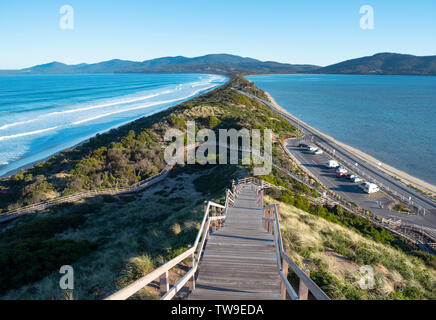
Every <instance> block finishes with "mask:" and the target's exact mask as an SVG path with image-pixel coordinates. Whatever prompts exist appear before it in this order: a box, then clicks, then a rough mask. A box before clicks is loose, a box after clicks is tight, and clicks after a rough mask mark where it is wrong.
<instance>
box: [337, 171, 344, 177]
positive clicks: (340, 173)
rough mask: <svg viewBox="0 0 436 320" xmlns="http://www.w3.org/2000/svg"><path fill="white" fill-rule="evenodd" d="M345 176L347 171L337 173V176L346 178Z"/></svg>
mask: <svg viewBox="0 0 436 320" xmlns="http://www.w3.org/2000/svg"><path fill="white" fill-rule="evenodd" d="M344 177H346V174H345V173H343V172H338V173H336V178H344Z"/></svg>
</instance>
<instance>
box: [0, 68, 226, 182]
mask: <svg viewBox="0 0 436 320" xmlns="http://www.w3.org/2000/svg"><path fill="white" fill-rule="evenodd" d="M225 81H227V78H226V77H224V76H217V75H202V74H95V75H38V76H35V75H33V76H0V176H1V175H4V174H6V173H7V172H9V171H10V170H14V169H16V168H19V167H21V166H23V165H26V164H28V163H31V162H33V161H37V160H41V159H43V158H45V157H47V156H50V155H52V154H54V153H56V152H58V151H60V150H63V149H65V148H68V147H71V146H73V145H75V144H77V143H79V142H81V141H83V140H85V139H87V138H90V137H92V136H94V135H95V134H97V133H101V132H104V131H107V130H109V129H111V128H114V127H118V126H120V125H122V124H124V123H127V122H129V121H132V120H134V119H137V118H140V117H142V116H147V115H150V114H152V113H155V112H158V111H161V110H163V109H166V108H168V107H170V106H173V105H176V104H178V103H180V102H182V101H185V100H188V99H190V98H192V97H194V96H196V95H199V94H201V93H203V92H205V91H208V90H211V89H212V88H214V87H216V86H218V85H221V84H223V83H224V82H225Z"/></svg>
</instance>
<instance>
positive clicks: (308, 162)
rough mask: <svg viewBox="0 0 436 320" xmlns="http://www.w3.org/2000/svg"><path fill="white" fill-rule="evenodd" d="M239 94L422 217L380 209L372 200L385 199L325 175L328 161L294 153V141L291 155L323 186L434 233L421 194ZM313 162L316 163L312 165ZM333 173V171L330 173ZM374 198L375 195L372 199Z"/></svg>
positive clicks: (435, 216)
mask: <svg viewBox="0 0 436 320" xmlns="http://www.w3.org/2000/svg"><path fill="white" fill-rule="evenodd" d="M239 92H240V93H242V94H245V95H247V96H249V97H251V98H255V99H257V100H258V101H260V102H262V103H263V104H265V105H266V106H268V107H269V108H271V109H274V110H275V111H277V112H278V113H280V114H281V115H282V116H283V117H285V118H286V119H287V120H288V121H289V122H291V123H292V124H293V125H296V126H298V127H299V128H300V130H301V131H303V133H304V134H305V140H306V141H309V142H311V143H312V144H317V145H319V146H321V147H322V148H324V149H325V150H328V151H332V150H335V155H336V156H339V157H341V158H342V159H345V160H346V161H347V162H349V163H353V164H354V163H358V167H357V168H358V169H359V170H360V173H364V175H365V178H367V177H371V178H372V179H374V180H376V181H377V182H378V184H379V185H380V184H382V185H383V186H385V187H387V188H389V189H390V190H391V191H392V192H395V193H396V194H397V195H398V196H399V197H404V199H409V197H410V198H411V199H412V201H413V203H414V204H415V205H417V206H419V207H421V208H424V209H425V216H424V215H419V216H417V215H410V216H408V215H403V214H396V213H394V212H391V211H388V210H386V209H381V208H379V207H378V205H377V204H376V203H375V202H374V201H375V200H381V201H382V202H384V203H385V204H386V203H387V201H388V199H387V197H384V196H382V197H381V199H375V200H374V198H371V197H368V195H365V194H364V193H362V192H361V191H358V190H357V189H358V187H357V186H355V185H352V184H351V183H349V182H345V181H344V180H339V181H338V180H337V179H336V177H332V175H333V173H332V172H331V171H325V170H327V169H323V168H322V167H321V165H322V166H324V167H325V163H327V158H326V156H325V155H323V156H322V157H320V160H319V161H317V160H315V158H316V157H319V156H314V155H312V154H309V153H303V152H301V150H296V149H295V148H294V147H295V146H296V145H298V143H299V142H298V141H297V140H296V141H295V142H296V143H295V144H294V143H291V144H290V149H288V150H290V151H291V153H292V154H293V155H294V156H295V157H296V158H297V159H298V160H299V161H300V162H301V164H302V165H303V166H304V167H306V168H307V169H308V170H310V172H311V173H312V174H314V176H315V177H317V178H318V179H320V180H321V182H323V183H325V184H326V186H328V187H329V188H331V189H332V190H334V191H335V192H338V193H339V194H340V195H341V196H343V197H344V198H346V199H348V200H350V201H353V202H356V203H357V204H359V205H360V206H361V207H362V208H364V209H369V210H371V211H373V212H374V214H378V215H380V216H384V217H395V218H401V219H402V220H403V221H407V222H408V223H409V224H415V225H417V226H420V227H425V228H430V229H433V231H436V203H435V202H434V201H432V200H430V199H428V198H427V197H425V196H423V195H422V194H421V193H419V192H417V191H415V190H414V189H412V188H409V187H408V186H406V185H405V184H403V183H401V182H399V181H397V180H395V179H394V178H392V177H391V176H389V175H387V174H385V173H384V172H382V171H380V170H378V169H377V168H375V167H374V166H372V165H371V164H369V163H367V162H365V161H364V160H362V159H360V158H359V157H358V156H357V155H355V154H352V153H350V152H349V151H348V150H344V149H343V148H341V147H340V146H339V145H337V144H335V143H334V142H332V141H330V140H326V139H325V138H324V137H322V136H320V135H319V134H318V132H316V131H315V130H314V129H313V128H311V127H309V126H308V125H306V124H304V123H303V122H301V121H298V120H297V119H295V118H293V117H290V116H288V115H287V114H285V113H282V112H281V111H280V110H277V109H276V108H275V107H274V106H273V105H272V104H271V103H269V102H268V101H265V100H262V99H260V98H258V97H255V96H253V95H250V94H248V93H246V92H243V91H239ZM313 161H315V163H314V162H313ZM333 172H334V171H333ZM373 196H374V195H373ZM421 213H422V211H421Z"/></svg>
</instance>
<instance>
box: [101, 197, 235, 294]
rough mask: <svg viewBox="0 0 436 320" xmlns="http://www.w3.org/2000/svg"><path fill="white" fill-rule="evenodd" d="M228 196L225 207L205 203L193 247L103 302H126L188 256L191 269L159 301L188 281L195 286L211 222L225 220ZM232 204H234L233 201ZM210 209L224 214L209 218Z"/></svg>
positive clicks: (178, 289) (176, 291) (228, 202)
mask: <svg viewBox="0 0 436 320" xmlns="http://www.w3.org/2000/svg"><path fill="white" fill-rule="evenodd" d="M230 196H233V197H234V196H235V194H234V193H233V192H231V191H230V190H227V191H226V205H225V206H223V205H220V204H217V203H214V202H211V201H209V202H208V203H207V206H206V208H205V213H204V217H203V220H202V222H201V225H200V229H199V231H198V233H197V237H196V239H195V241H194V245H193V246H192V247H191V248H189V249H188V250H186V251H185V252H183V253H182V254H180V255H178V256H177V257H175V258H174V259H172V260H171V261H169V262H167V263H165V264H164V265H162V266H160V267H159V268H157V269H155V270H153V271H152V272H150V273H148V274H147V275H145V276H143V277H142V278H140V279H138V280H136V281H134V282H133V283H131V284H130V285H128V286H126V287H125V288H123V289H121V290H119V291H117V292H115V293H114V294H112V295H110V296H108V297H107V298H105V300H126V299H128V298H129V297H131V296H132V295H134V294H135V293H137V292H138V291H139V290H141V289H142V288H144V287H145V286H147V285H148V284H150V282H152V281H154V280H155V279H157V278H159V277H162V276H163V277H167V276H168V271H169V270H170V269H172V268H173V267H175V266H176V265H178V264H179V263H181V262H182V261H183V260H185V259H186V258H188V257H190V256H191V257H192V262H193V263H192V264H193V265H192V267H191V269H190V270H189V271H188V272H187V273H186V274H185V275H184V276H183V277H182V278H181V279H180V280H179V281H178V282H177V283H176V284H175V285H174V286H172V287H171V288H170V289H169V290H168V291H167V292H165V293H164V295H163V296H162V297H161V300H169V299H172V298H173V297H174V296H175V295H176V294H177V293H178V292H179V291H180V289H181V288H182V287H183V286H184V285H185V284H186V283H187V282H188V281H189V280H190V279H192V280H193V284H194V286H195V272H196V271H197V269H198V265H199V263H200V260H201V256H202V253H203V251H204V245H205V243H206V240H207V237H208V234H209V230H210V226H211V222H215V221H223V220H225V219H226V213H227V208H228V207H229V206H231V205H230V201H232V200H231V199H230ZM233 202H234V200H233ZM232 205H233V204H232ZM212 208H214V209H217V208H219V209H223V210H224V212H225V214H224V215H219V216H213V217H211V216H210V214H209V213H210V211H211V209H212ZM200 240H201V241H200ZM197 247H198V249H197ZM195 255H196V258H195ZM167 281H168V279H166V282H165V283H166V284H167Z"/></svg>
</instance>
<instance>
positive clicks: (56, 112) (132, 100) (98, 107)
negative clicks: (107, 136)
mask: <svg viewBox="0 0 436 320" xmlns="http://www.w3.org/2000/svg"><path fill="white" fill-rule="evenodd" d="M172 92H173V90H165V91H162V92H159V93H155V94H150V95H148V96H143V97H138V98H131V99H125V100H118V101H114V102H108V103H103V104H99V105H93V106H89V107H84V108H77V109H71V110H64V111H55V112H52V113H49V114H48V116H53V115H59V114H66V113H73V112H80V111H88V110H94V109H101V108H106V107H112V106H116V105H118V104H125V103H132V102H138V101H142V100H147V99H151V98H154V97H158V96H161V95H163V94H168V93H172Z"/></svg>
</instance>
